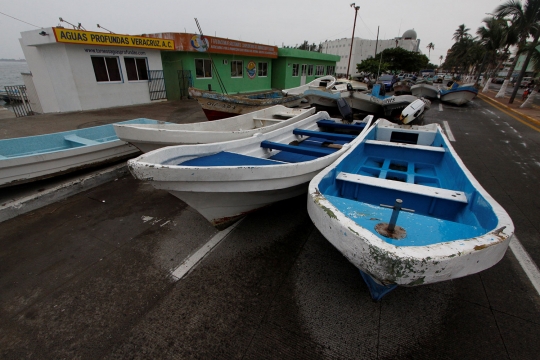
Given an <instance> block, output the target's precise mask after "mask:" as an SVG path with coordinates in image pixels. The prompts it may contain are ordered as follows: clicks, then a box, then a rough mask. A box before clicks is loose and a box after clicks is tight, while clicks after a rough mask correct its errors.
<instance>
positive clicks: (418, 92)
mask: <svg viewBox="0 0 540 360" xmlns="http://www.w3.org/2000/svg"><path fill="white" fill-rule="evenodd" d="M411 94H412V95H414V96H416V97H419V98H420V97H424V98H430V99H436V98H437V97H438V96H439V88H438V87H437V86H435V85H433V82H431V81H428V80H425V79H421V80H418V81H417V82H416V84H414V85H413V86H411Z"/></svg>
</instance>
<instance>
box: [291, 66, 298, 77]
mask: <svg viewBox="0 0 540 360" xmlns="http://www.w3.org/2000/svg"><path fill="white" fill-rule="evenodd" d="M299 68H300V64H292V76H298V69H299Z"/></svg>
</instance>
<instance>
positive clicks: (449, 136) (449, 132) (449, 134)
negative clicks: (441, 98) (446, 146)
mask: <svg viewBox="0 0 540 360" xmlns="http://www.w3.org/2000/svg"><path fill="white" fill-rule="evenodd" d="M443 124H444V131H445V132H446V136H447V137H448V140H450V141H456V139H455V138H454V134H452V130H450V125H449V124H448V121H443Z"/></svg>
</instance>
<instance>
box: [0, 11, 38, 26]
mask: <svg viewBox="0 0 540 360" xmlns="http://www.w3.org/2000/svg"><path fill="white" fill-rule="evenodd" d="M0 14H2V15H5V16H7V17H10V18H12V19H15V20H18V21H20V22H23V23H25V24H28V25H32V26H35V27H37V28H38V29H43V27H42V26H37V25H34V24H30V23H29V22H26V21H24V20H21V19H17V18H16V17H13V16H11V15H8V14H4V13H3V12H1V11H0Z"/></svg>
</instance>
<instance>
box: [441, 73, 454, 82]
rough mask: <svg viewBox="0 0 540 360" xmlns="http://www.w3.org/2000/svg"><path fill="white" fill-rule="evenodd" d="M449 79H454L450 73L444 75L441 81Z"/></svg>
mask: <svg viewBox="0 0 540 360" xmlns="http://www.w3.org/2000/svg"><path fill="white" fill-rule="evenodd" d="M450 80H454V77H453V76H452V75H448V74H447V75H444V78H443V81H450Z"/></svg>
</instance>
